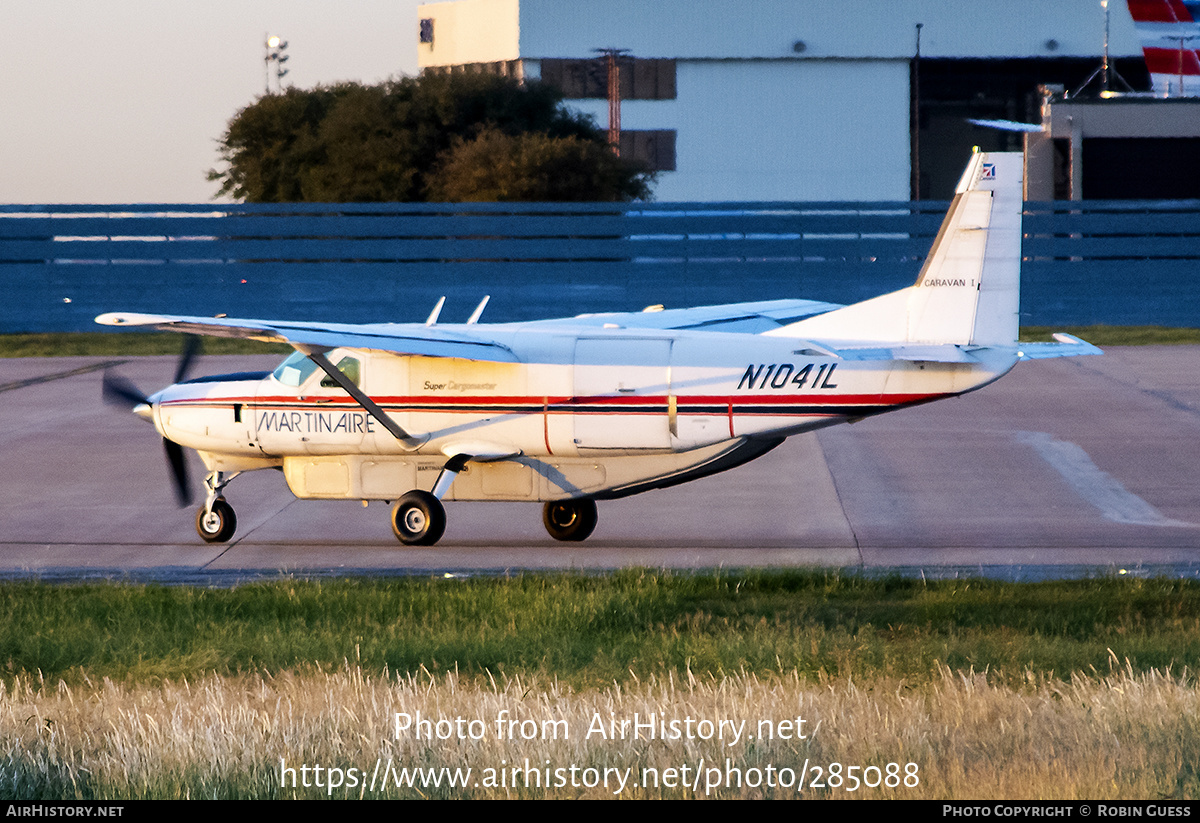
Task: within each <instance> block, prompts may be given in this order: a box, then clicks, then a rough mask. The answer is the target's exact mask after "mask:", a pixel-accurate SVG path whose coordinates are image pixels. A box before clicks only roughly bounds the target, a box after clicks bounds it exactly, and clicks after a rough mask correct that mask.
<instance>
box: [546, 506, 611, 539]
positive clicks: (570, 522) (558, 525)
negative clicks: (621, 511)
mask: <svg viewBox="0 0 1200 823" xmlns="http://www.w3.org/2000/svg"><path fill="white" fill-rule="evenodd" d="M596 520H597V515H596V501H595V500H593V499H592V498H590V497H577V498H575V499H574V500H554V501H551V502H549V503H547V504H546V505H545V506H544V507H543V508H542V523H543V524H544V525H545V526H546V531H548V532H549V533H550V536H551V537H553V538H554V539H555V540H565V541H569V542H579V541H580V540H587V539H588V536H589V535H591V533H592V532H593V531H594V530H595V528H596Z"/></svg>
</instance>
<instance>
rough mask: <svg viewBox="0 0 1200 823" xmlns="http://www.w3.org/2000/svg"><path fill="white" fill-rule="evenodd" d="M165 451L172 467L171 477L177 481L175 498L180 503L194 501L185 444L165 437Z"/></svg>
mask: <svg viewBox="0 0 1200 823" xmlns="http://www.w3.org/2000/svg"><path fill="white" fill-rule="evenodd" d="M163 451H164V452H165V453H166V455H167V464H168V465H169V466H170V467H171V479H172V480H173V481H175V499H176V500H178V501H179V505H181V506H186V505H187V504H188V503H191V502H192V485H191V482H190V481H189V480H188V473H187V458H186V457H185V455H184V452H183V446H181V445H179V444H178V443H176V442H175V441H174V440H168V439H167V438H165V437H164V438H163Z"/></svg>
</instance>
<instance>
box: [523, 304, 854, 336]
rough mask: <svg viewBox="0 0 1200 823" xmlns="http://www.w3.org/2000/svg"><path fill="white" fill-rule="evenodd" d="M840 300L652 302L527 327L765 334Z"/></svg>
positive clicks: (537, 322)
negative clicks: (682, 305)
mask: <svg viewBox="0 0 1200 823" xmlns="http://www.w3.org/2000/svg"><path fill="white" fill-rule="evenodd" d="M840 308H841V306H840V305H838V304H837V303H823V302H821V301H819V300H760V301H758V302H755V303H725V304H723V305H717V306H702V307H699V308H694V309H664V308H663V307H662V306H648V307H646V308H645V309H643V310H642V311H637V312H610V313H605V314H581V315H579V316H577V317H564V318H559V319H555V320H535V321H533V322H530V323H522V324H521V325H522V326H523V327H526V328H529V327H534V328H537V327H551V326H570V327H578V326H594V327H599V328H604V327H608V328H612V327H614V326H616V327H619V328H626V329H663V330H679V331H683V330H689V331H716V332H737V333H741V334H761V333H762V332H765V331H769V330H770V329H777V328H779V327H781V326H786V325H788V324H789V323H795V322H796V321H798V320H803V319H804V318H806V317H812V316H814V315H818V314H824V313H825V312H828V311H833V310H834V309H840Z"/></svg>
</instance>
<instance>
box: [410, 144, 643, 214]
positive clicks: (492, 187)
mask: <svg viewBox="0 0 1200 823" xmlns="http://www.w3.org/2000/svg"><path fill="white" fill-rule="evenodd" d="M441 157H442V162H441V163H440V165H439V166H438V169H437V171H436V172H435V174H434V175H433V176H432V178H431V179H430V183H429V191H430V194H431V196H432V199H436V200H445V201H453V202H465V201H477V202H478V201H482V202H535V201H549V202H562V201H576V202H578V201H584V200H639V199H641V200H644V199H646V198H648V197H649V196H650V188H649V185H648V184H647V182H646V179H645V176H644V175H638V174H635V175H630V174H629V173H628V169H629V164H628V163H623V162H622V161H621V159H620V158H619V157H617V156H616V155H615V154H613V153H612V150H611V149H609V147H608V146H606V145H604V144H603V143H599V142H597V141H595V140H586V139H581V138H579V137H575V136H570V137H550V136H549V135H545V134H540V133H536V132H534V133H524V134H505V133H504V132H502V131H499V130H497V129H493V128H487V129H484V130H483V131H482V132H480V134H479V135H477V136H476V137H475V138H474V139H472V140H462V141H459V142H458V143H457V144H456V145H455V146H453V147H452V148H451V149H449V150H448V151H446V152H444V153H443V154H442V156H441Z"/></svg>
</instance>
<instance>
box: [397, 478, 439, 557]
mask: <svg viewBox="0 0 1200 823" xmlns="http://www.w3.org/2000/svg"><path fill="white" fill-rule="evenodd" d="M392 531H393V532H395V534H396V537H397V538H399V540H400V542H401V543H404V544H405V545H408V546H432V545H433V544H434V543H436V542H438V541H439V540H441V539H442V534H443V533H444V532H445V531H446V510H445V509H444V508H442V501H440V500H438V499H437V498H436V497H434V496H433V495H432V494H430V493H429V492H425V491H420V490H416V491H411V492H409V493H408V494H406V495H404V496H403V497H401V498H400V499H399V500H397V501H396V505H395V506H394V507H393V508H392Z"/></svg>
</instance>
